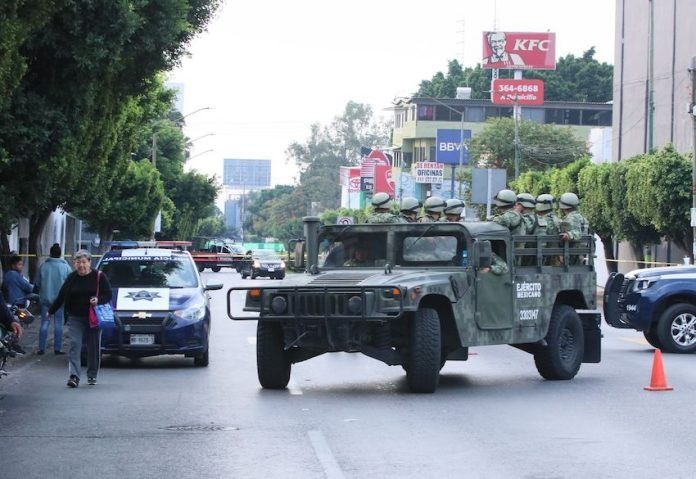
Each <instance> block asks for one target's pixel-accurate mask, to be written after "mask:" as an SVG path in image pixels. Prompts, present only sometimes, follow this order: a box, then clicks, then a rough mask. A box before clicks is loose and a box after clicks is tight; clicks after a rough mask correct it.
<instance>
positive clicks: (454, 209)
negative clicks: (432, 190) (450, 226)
mask: <svg viewBox="0 0 696 479" xmlns="http://www.w3.org/2000/svg"><path fill="white" fill-rule="evenodd" d="M445 205H446V206H445V209H444V211H443V213H444V214H445V218H440V221H447V222H450V223H458V222H460V221H462V213H463V212H464V206H465V204H464V201H462V200H459V199H457V198H450V199H449V200H447V201H445Z"/></svg>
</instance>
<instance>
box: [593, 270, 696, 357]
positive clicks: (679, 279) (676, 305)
mask: <svg viewBox="0 0 696 479" xmlns="http://www.w3.org/2000/svg"><path fill="white" fill-rule="evenodd" d="M604 318H605V320H606V322H607V324H609V325H610V326H613V327H615V328H627V329H635V330H637V331H642V332H643V335H644V336H645V339H646V340H647V341H648V342H649V343H650V344H651V345H652V346H654V347H656V348H658V349H661V350H663V351H665V352H669V353H693V352H694V351H696V266H672V267H665V268H646V269H637V270H634V271H631V272H629V273H626V275H625V276H624V275H623V274H621V273H612V274H611V275H610V276H609V279H608V281H607V283H606V285H605V288H604Z"/></svg>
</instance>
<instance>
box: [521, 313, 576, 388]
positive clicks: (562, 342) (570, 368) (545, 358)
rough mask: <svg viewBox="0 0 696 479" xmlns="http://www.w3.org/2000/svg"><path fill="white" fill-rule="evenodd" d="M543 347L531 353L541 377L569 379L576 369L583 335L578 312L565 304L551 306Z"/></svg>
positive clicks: (572, 376) (573, 375)
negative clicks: (551, 310) (545, 344)
mask: <svg viewBox="0 0 696 479" xmlns="http://www.w3.org/2000/svg"><path fill="white" fill-rule="evenodd" d="M545 339H546V343H547V346H545V347H541V348H539V350H538V351H537V352H536V353H535V354H534V364H535V365H536V368H537V371H539V374H540V375H541V377H543V378H544V379H549V380H567V379H573V378H574V377H575V375H576V374H577V373H578V371H579V370H580V364H581V363H582V357H583V355H584V347H585V338H584V333H583V329H582V322H581V321H580V317H579V316H578V313H576V312H575V310H574V309H573V308H571V307H570V306H567V305H558V306H556V307H554V308H553V312H552V313H551V321H550V323H549V330H548V333H547V334H546V338H545Z"/></svg>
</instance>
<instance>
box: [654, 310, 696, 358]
mask: <svg viewBox="0 0 696 479" xmlns="http://www.w3.org/2000/svg"><path fill="white" fill-rule="evenodd" d="M657 337H658V339H659V341H660V344H662V350H663V351H665V352H668V353H680V354H688V353H693V352H695V351H696V306H692V305H691V304H687V303H679V304H675V305H672V306H670V307H669V308H667V309H666V310H665V312H664V313H662V315H661V316H660V320H659V321H658V322H657Z"/></svg>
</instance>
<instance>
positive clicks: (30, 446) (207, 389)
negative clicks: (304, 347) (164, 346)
mask: <svg viewBox="0 0 696 479" xmlns="http://www.w3.org/2000/svg"><path fill="white" fill-rule="evenodd" d="M203 276H204V279H205V278H211V277H214V278H216V279H224V280H225V282H226V285H227V286H231V285H233V284H244V285H251V284H254V283H259V284H260V283H267V282H268V281H271V280H268V279H258V280H254V282H252V281H250V280H246V281H244V282H242V280H241V279H240V278H239V275H237V274H236V273H225V272H222V273H205V274H204V275H203ZM211 295H212V297H213V303H214V304H213V310H214V323H213V329H212V336H211V356H210V358H211V359H210V366H209V367H207V368H195V367H193V361H192V360H191V359H184V358H178V357H161V358H147V359H143V360H139V361H131V360H125V359H114V358H107V359H106V361H105V362H104V364H103V369H102V371H101V373H100V377H99V384H98V385H97V386H93V387H90V386H87V385H81V386H80V387H79V388H78V389H76V390H74V389H69V388H67V387H66V385H65V382H66V380H67V366H66V359H65V356H62V357H56V356H53V355H52V354H48V355H45V356H41V357H39V356H31V357H29V358H28V359H27V360H25V361H23V362H19V363H17V364H16V365H15V366H16V367H13V365H12V364H10V365H9V368H8V369H10V370H12V372H13V374H12V377H11V378H9V379H8V378H5V379H2V380H0V441H2V445H1V446H0V478H2V479H12V478H34V477H36V478H38V477H42V478H45V477H51V478H64V477H65V478H68V477H70V478H83V477H85V478H86V477H89V478H92V477H99V478H141V477H142V478H170V477H177V478H189V477H190V478H194V477H195V478H281V477H282V478H287V477H296V478H322V477H326V478H331V479H333V478H342V477H346V478H384V477H399V478H423V477H437V478H450V477H452V478H455V477H456V478H462V477H467V478H508V477H511V478H538V479H552V478H605V477H606V478H651V477H656V478H657V477H660V478H664V477H669V478H677V477H683V478H691V477H694V475H695V473H694V472H693V471H692V470H693V469H694V465H693V464H692V461H691V458H692V456H693V451H694V450H695V449H696V436H695V435H694V434H693V430H694V425H696V419H695V415H694V414H693V403H694V398H696V368H694V367H693V362H694V361H696V359H695V358H694V356H682V355H665V356H664V366H665V372H666V375H667V380H668V382H669V384H670V386H673V387H674V391H670V392H647V391H644V390H643V386H646V385H648V383H649V381H650V373H651V366H652V361H653V350H652V349H651V348H650V347H649V346H648V345H647V343H646V342H645V341H644V340H643V339H642V335H640V334H638V333H635V332H632V331H625V330H615V329H612V328H609V327H607V326H606V325H604V326H603V331H604V334H605V338H604V342H603V348H604V349H603V360H602V362H601V363H600V364H585V365H583V366H582V368H581V370H580V373H579V375H578V376H577V377H576V378H575V379H574V380H572V381H568V382H550V381H545V380H543V379H541V377H540V376H539V375H538V374H537V372H536V369H535V367H534V363H533V360H532V358H531V356H528V355H527V354H526V353H523V352H521V351H518V350H516V349H514V348H511V347H507V346H500V347H498V346H496V347H481V348H473V349H472V350H471V353H472V354H471V355H470V358H469V360H468V361H466V362H449V363H447V364H446V365H445V367H444V368H443V370H442V376H441V382H440V387H439V389H438V390H437V392H436V393H435V394H432V395H417V394H411V393H409V392H408V390H407V387H406V381H405V375H404V373H403V371H402V369H401V368H400V367H389V366H386V365H384V364H382V363H380V362H378V361H375V360H372V359H370V358H367V357H364V356H361V355H357V354H331V355H324V356H321V357H319V358H315V359H312V360H309V361H307V362H304V363H300V364H298V365H295V366H294V367H293V374H292V379H291V383H290V387H289V388H288V390H286V391H266V390H262V389H261V388H260V386H259V385H258V381H257V379H256V358H255V331H256V323H255V322H254V321H245V322H233V321H231V320H229V319H228V318H227V316H226V314H225V295H226V290H222V291H215V292H212V293H211Z"/></svg>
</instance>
